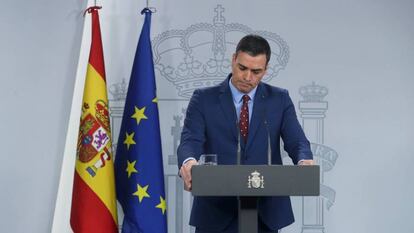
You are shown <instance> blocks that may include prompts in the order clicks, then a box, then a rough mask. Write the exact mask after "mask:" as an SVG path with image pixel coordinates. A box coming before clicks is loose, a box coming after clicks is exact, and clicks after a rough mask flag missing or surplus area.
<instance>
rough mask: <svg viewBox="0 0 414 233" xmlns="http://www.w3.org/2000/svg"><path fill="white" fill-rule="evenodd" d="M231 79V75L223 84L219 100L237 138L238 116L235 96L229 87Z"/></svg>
mask: <svg viewBox="0 0 414 233" xmlns="http://www.w3.org/2000/svg"><path fill="white" fill-rule="evenodd" d="M230 77H231V75H229V77H227V79H226V80H224V82H223V83H221V87H220V95H219V99H220V105H221V109H222V110H223V112H224V115H225V116H226V118H227V121H228V122H229V127H230V128H231V131H232V133H233V135H234V137H235V138H237V135H238V134H237V116H236V110H235V108H234V103H233V96H232V94H231V91H230V87H229V79H230ZM213 114H214V113H213Z"/></svg>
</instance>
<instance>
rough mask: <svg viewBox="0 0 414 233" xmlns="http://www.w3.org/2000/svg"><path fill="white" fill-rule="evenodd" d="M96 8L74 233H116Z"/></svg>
mask: <svg viewBox="0 0 414 233" xmlns="http://www.w3.org/2000/svg"><path fill="white" fill-rule="evenodd" d="M98 9H99V8H98V7H91V8H89V9H88V10H87V11H88V12H89V13H91V15H92V43H91V50H90V55H89V64H88V68H87V73H86V80H85V89H84V93H83V102H82V103H83V104H82V115H81V124H80V127H79V138H78V147H77V159H76V166H75V177H74V183H73V194H72V209H71V219H70V224H71V227H72V230H73V231H74V232H75V233H78V232H79V233H82V232H85V233H86V232H87V233H116V232H118V230H117V213H116V196H115V182H114V180H115V179H114V166H113V157H112V148H111V147H112V142H111V132H110V123H109V111H108V97H107V90H106V80H105V66H104V58H103V49H102V40H101V31H100V26H99V15H98Z"/></svg>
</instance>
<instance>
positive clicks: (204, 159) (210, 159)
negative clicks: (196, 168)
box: [198, 154, 217, 165]
mask: <svg viewBox="0 0 414 233" xmlns="http://www.w3.org/2000/svg"><path fill="white" fill-rule="evenodd" d="M198 164H200V165H217V155H216V154H203V155H201V156H200V160H199V161H198Z"/></svg>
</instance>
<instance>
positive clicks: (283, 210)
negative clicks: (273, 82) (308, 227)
mask: <svg viewBox="0 0 414 233" xmlns="http://www.w3.org/2000/svg"><path fill="white" fill-rule="evenodd" d="M270 54H271V52H270V46H269V44H268V42H267V41H266V39H264V38H262V37H260V36H257V35H247V36H245V37H243V38H242V39H241V40H240V42H239V44H238V45H237V48H236V52H235V53H234V54H233V58H232V73H231V74H230V75H229V76H228V77H227V79H225V80H224V82H223V83H221V84H219V85H218V86H214V87H209V88H204V89H199V90H196V91H194V94H193V96H192V98H191V100H190V103H189V105H188V108H187V114H186V118H185V121H184V128H183V131H182V134H181V143H180V145H179V147H178V150H177V154H178V165H179V169H180V175H181V177H182V178H183V181H184V185H185V189H186V190H191V167H192V166H193V165H195V164H197V160H198V159H199V157H200V155H201V154H217V160H218V164H236V163H237V160H238V159H237V150H238V147H239V145H240V151H241V158H240V163H241V164H267V163H268V160H269V159H268V141H269V140H268V138H269V136H270V143H271V151H272V154H271V162H272V164H282V158H281V155H280V138H282V139H283V143H284V149H285V150H286V151H287V152H288V154H289V156H290V158H291V159H292V160H293V163H295V164H299V165H312V164H313V156H312V152H311V150H310V145H309V141H308V140H307V139H306V137H305V135H304V133H303V130H302V128H301V126H300V124H299V122H298V120H297V117H296V113H295V107H294V105H293V103H292V100H291V99H290V97H289V94H288V92H287V91H286V90H284V89H281V88H278V87H273V86H270V85H268V84H265V83H262V82H261V80H262V78H263V76H264V75H265V72H266V69H267V65H268V62H269V60H270ZM239 138H240V142H239ZM212 182H214V181H212ZM258 213H259V232H261V233H265V232H277V230H278V229H281V228H283V227H285V226H287V225H289V224H291V223H293V221H294V217H293V212H292V207H291V203H290V199H289V197H266V198H261V199H259V201H258ZM190 224H191V225H193V226H195V227H196V233H236V232H237V231H238V230H237V199H236V197H194V203H193V208H192V211H191V217H190Z"/></svg>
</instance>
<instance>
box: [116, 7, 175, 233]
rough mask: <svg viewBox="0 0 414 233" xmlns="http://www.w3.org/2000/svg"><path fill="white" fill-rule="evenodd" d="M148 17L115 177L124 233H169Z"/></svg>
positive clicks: (134, 69)
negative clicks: (122, 214) (122, 213)
mask: <svg viewBox="0 0 414 233" xmlns="http://www.w3.org/2000/svg"><path fill="white" fill-rule="evenodd" d="M141 14H145V21H144V26H143V27H142V32H141V36H140V38H139V41H138V47H137V51H136V53H135V59H134V64H133V67H132V73H131V79H130V81H129V87H128V94H127V97H126V102H125V109H124V115H123V119H122V125H121V131H120V134H119V138H118V145H117V152H116V160H115V178H116V192H117V198H118V201H119V202H120V203H121V205H122V209H123V211H124V214H125V217H124V221H123V224H122V232H123V233H138V232H139V233H164V232H167V217H166V215H167V212H166V206H167V205H166V201H165V190H164V171H163V163H162V151H161V136H160V124H159V117H158V104H157V96H156V86H155V75H154V64H153V60H152V51H151V41H150V25H151V11H150V10H149V9H147V8H145V9H144V10H142V12H141Z"/></svg>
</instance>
